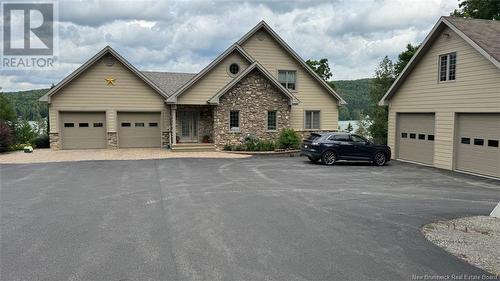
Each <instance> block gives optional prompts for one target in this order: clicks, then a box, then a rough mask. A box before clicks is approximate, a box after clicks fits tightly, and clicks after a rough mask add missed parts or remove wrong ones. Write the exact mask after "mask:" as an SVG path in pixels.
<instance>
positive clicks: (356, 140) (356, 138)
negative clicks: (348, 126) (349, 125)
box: [351, 135, 367, 143]
mask: <svg viewBox="0 0 500 281" xmlns="http://www.w3.org/2000/svg"><path fill="white" fill-rule="evenodd" d="M351 139H352V141H353V142H361V143H366V142H367V141H366V140H365V139H364V138H362V137H360V136H356V135H351Z"/></svg>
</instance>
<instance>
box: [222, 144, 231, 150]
mask: <svg viewBox="0 0 500 281" xmlns="http://www.w3.org/2000/svg"><path fill="white" fill-rule="evenodd" d="M223 150H225V151H231V150H233V147H232V146H231V145H230V144H225V145H224V148H223Z"/></svg>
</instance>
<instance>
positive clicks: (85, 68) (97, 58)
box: [39, 46, 168, 102]
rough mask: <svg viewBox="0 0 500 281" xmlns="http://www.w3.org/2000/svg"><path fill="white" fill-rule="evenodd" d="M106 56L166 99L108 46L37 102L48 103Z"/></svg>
mask: <svg viewBox="0 0 500 281" xmlns="http://www.w3.org/2000/svg"><path fill="white" fill-rule="evenodd" d="M106 54H111V55H112V56H113V57H115V58H116V59H117V60H118V61H119V62H121V63H122V64H123V65H124V66H125V67H126V68H128V69H129V70H130V71H132V72H133V73H134V74H135V75H137V77H139V78H140V79H141V80H142V81H144V82H145V83H146V84H147V85H149V86H150V87H151V88H153V90H155V91H156V92H158V94H160V95H161V96H162V97H164V98H167V97H168V95H167V93H165V92H164V91H163V90H162V89H161V88H160V87H158V86H157V85H156V84H154V83H153V82H152V81H151V80H150V79H149V78H148V77H146V75H144V74H143V73H142V72H140V71H139V70H137V69H136V68H135V67H134V66H133V65H132V64H130V63H129V62H128V61H127V60H126V59H124V58H123V57H122V56H120V54H118V52H116V51H115V50H114V49H113V48H111V47H110V46H106V47H105V48H104V49H102V50H101V51H100V52H98V53H97V54H96V55H94V56H93V57H92V58H90V59H89V60H88V61H86V62H85V63H84V64H82V65H81V66H80V67H78V68H77V69H76V70H75V71H73V72H72V73H71V74H70V75H68V76H66V78H64V79H63V80H62V81H61V82H59V83H57V85H55V86H54V87H53V88H52V89H50V90H49V91H48V92H47V93H46V94H45V95H43V96H42V97H40V99H39V101H42V102H50V97H51V96H52V95H53V94H55V93H57V91H59V90H60V89H61V88H63V87H64V86H66V85H67V84H68V83H69V82H71V81H72V80H73V79H75V78H76V77H78V75H80V74H81V73H82V72H84V71H85V70H87V69H88V68H89V67H91V66H92V65H94V63H95V62H97V61H98V60H99V59H101V58H102V57H104V56H105V55H106Z"/></svg>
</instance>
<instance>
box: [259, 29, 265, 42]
mask: <svg viewBox="0 0 500 281" xmlns="http://www.w3.org/2000/svg"><path fill="white" fill-rule="evenodd" d="M257 39H258V40H259V41H264V39H266V35H265V34H264V32H262V31H261V32H259V33H257Z"/></svg>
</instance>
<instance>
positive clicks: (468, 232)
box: [421, 216, 500, 277]
mask: <svg viewBox="0 0 500 281" xmlns="http://www.w3.org/2000/svg"><path fill="white" fill-rule="evenodd" d="M421 232H422V234H423V235H424V237H425V238H426V239H427V240H429V241H430V242H432V243H434V244H435V245H437V246H438V247H440V248H442V249H444V250H446V251H447V252H449V253H450V254H452V255H454V256H456V257H458V258H459V259H461V260H464V261H466V262H468V263H470V264H472V265H474V266H476V267H479V268H480V269H482V270H484V271H487V272H489V273H490V274H492V275H493V276H497V277H500V255H499V254H498V253H500V219H498V218H494V217H489V216H474V217H465V218H457V219H453V220H448V221H436V222H433V223H430V224H427V225H424V226H423V227H422V228H421Z"/></svg>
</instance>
